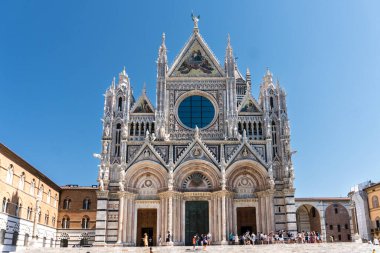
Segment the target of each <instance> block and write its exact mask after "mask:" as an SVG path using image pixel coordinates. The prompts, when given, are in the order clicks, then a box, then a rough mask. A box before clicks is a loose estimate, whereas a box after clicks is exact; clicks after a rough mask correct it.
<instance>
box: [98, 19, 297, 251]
mask: <svg viewBox="0 0 380 253" xmlns="http://www.w3.org/2000/svg"><path fill="white" fill-rule="evenodd" d="M197 21H198V20H197V19H196V18H195V19H194V29H193V32H192V35H191V37H190V39H189V40H188V41H187V42H186V44H185V46H184V47H183V49H182V50H181V51H180V53H179V54H178V56H177V57H176V59H175V61H174V63H173V64H172V65H169V64H168V59H167V48H166V45H165V34H163V36H162V44H161V45H160V47H159V50H158V59H157V83H156V105H155V106H154V105H153V104H152V103H151V101H150V100H149V98H148V96H147V94H146V89H145V88H144V90H143V92H142V95H141V96H140V97H139V98H138V99H135V98H134V96H133V91H132V88H131V83H130V80H129V77H128V75H127V74H126V71H125V70H123V71H122V72H121V73H120V74H119V78H118V81H115V80H114V81H113V83H112V85H111V86H110V87H109V88H108V89H107V91H106V93H105V103H104V116H103V133H102V152H101V154H99V155H97V157H98V158H99V159H100V165H99V174H98V181H99V185H100V187H99V191H98V192H97V206H98V207H97V208H98V209H97V218H96V236H95V244H97V245H103V244H115V245H125V246H128V245H129V246H133V245H140V244H141V238H142V237H143V236H144V234H145V233H147V234H148V235H149V237H151V238H152V240H153V244H154V245H157V244H158V243H159V242H162V244H163V245H189V244H191V239H192V236H193V235H195V234H196V233H197V234H206V233H209V232H210V233H211V234H212V241H213V243H214V244H226V243H227V240H228V235H229V234H230V233H231V232H232V233H238V234H241V233H245V232H246V231H247V230H248V231H251V232H255V233H256V234H257V233H258V232H263V233H269V232H270V231H278V230H288V231H292V232H296V230H297V224H296V207H295V199H294V191H295V189H294V187H293V180H294V169H293V165H292V160H291V157H292V153H293V152H292V150H291V147H290V127H289V120H288V115H287V108H286V94H285V91H284V90H283V89H282V88H281V87H280V85H279V83H278V82H276V83H273V78H272V74H271V72H270V71H269V70H267V71H266V73H265V75H264V77H263V79H262V83H261V86H260V93H259V95H258V98H255V97H254V96H253V95H252V94H251V75H250V71H249V70H248V69H247V71H246V74H245V76H243V75H242V74H241V72H240V71H239V69H238V68H237V64H236V59H235V57H234V54H233V50H232V46H231V43H230V38H229V36H228V40H227V46H226V52H225V57H224V66H222V65H221V63H220V62H219V61H218V60H217V58H216V57H215V55H214V54H213V53H212V51H211V49H210V48H209V47H208V45H207V44H206V42H205V41H204V39H203V38H202V36H201V34H200V32H199V29H198V22H197Z"/></svg>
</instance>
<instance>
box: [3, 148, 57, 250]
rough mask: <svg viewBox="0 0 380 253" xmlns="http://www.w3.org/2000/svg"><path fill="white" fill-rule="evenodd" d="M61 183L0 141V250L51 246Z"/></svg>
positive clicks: (54, 238)
mask: <svg viewBox="0 0 380 253" xmlns="http://www.w3.org/2000/svg"><path fill="white" fill-rule="evenodd" d="M59 191H60V187H59V186H58V185H56V184H55V183H54V182H53V181H51V180H50V179H49V178H48V177H46V176H45V175H44V174H42V173H41V172H40V171H38V170H37V169H36V168H34V167H33V166H32V165H30V164H29V163H27V162H26V161H25V160H23V159H22V158H21V157H19V156H18V155H16V154H15V153H14V152H12V151H11V150H10V149H9V148H7V147H6V146H4V145H3V144H0V200H1V208H0V251H15V250H16V249H19V248H27V247H32V246H33V247H34V246H35V247H54V246H55V241H56V225H57V217H58V202H59Z"/></svg>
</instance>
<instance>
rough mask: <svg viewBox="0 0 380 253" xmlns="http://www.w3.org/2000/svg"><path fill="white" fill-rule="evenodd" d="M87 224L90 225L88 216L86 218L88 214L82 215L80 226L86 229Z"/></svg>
mask: <svg viewBox="0 0 380 253" xmlns="http://www.w3.org/2000/svg"><path fill="white" fill-rule="evenodd" d="M89 225H90V218H88V216H84V217H83V218H82V228H84V229H88V228H89Z"/></svg>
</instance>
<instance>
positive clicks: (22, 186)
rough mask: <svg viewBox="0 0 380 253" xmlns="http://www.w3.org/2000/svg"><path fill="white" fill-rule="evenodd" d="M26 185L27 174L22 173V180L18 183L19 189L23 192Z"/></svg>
mask: <svg viewBox="0 0 380 253" xmlns="http://www.w3.org/2000/svg"><path fill="white" fill-rule="evenodd" d="M24 185H25V173H24V172H22V173H21V175H20V180H19V181H18V188H19V189H20V190H22V191H23V190H24Z"/></svg>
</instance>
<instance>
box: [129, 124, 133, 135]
mask: <svg viewBox="0 0 380 253" xmlns="http://www.w3.org/2000/svg"><path fill="white" fill-rule="evenodd" d="M129 135H131V136H132V135H133V123H131V124H130V129H129Z"/></svg>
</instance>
